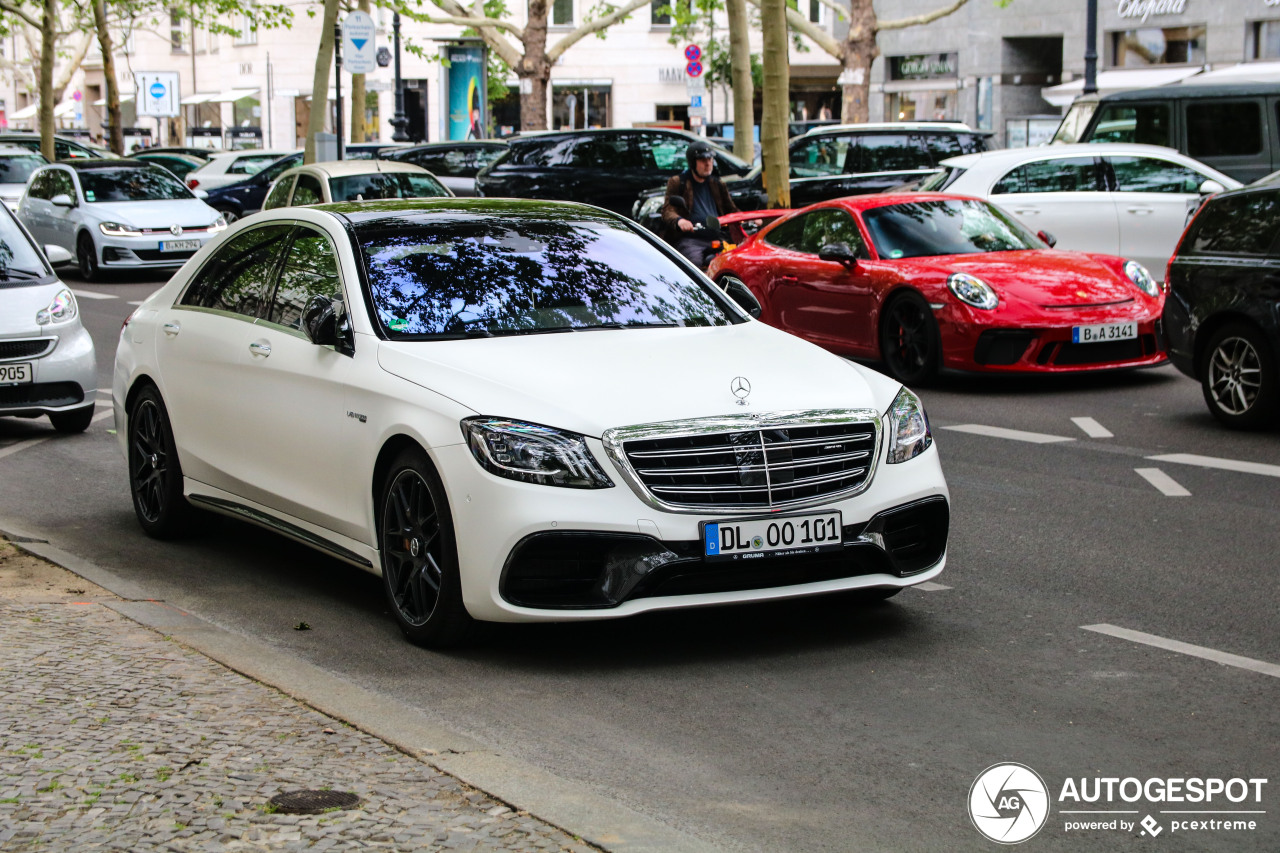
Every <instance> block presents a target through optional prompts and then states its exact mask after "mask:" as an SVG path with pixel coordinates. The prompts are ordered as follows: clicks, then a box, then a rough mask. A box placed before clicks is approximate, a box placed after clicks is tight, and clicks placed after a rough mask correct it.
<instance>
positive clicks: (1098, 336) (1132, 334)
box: [1071, 320, 1138, 344]
mask: <svg viewBox="0 0 1280 853" xmlns="http://www.w3.org/2000/svg"><path fill="white" fill-rule="evenodd" d="M1137 336H1138V324H1137V323H1135V322H1134V321H1132V320H1130V321H1129V322H1128V323H1102V324H1100V325H1097V326H1072V327H1071V343H1073V344H1100V343H1103V342H1105V341H1129V340H1133V339H1134V338H1136V337H1137Z"/></svg>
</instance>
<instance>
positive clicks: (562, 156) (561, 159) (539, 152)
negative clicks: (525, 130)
mask: <svg viewBox="0 0 1280 853" xmlns="http://www.w3.org/2000/svg"><path fill="white" fill-rule="evenodd" d="M576 144H577V140H576V139H574V138H572V137H569V138H565V139H551V140H548V141H546V142H542V143H530V144H528V145H512V146H511V152H510V156H508V157H507V158H506V159H504V160H503V161H502V162H503V163H504V165H511V166H540V167H544V168H545V167H547V166H567V165H569V163H570V162H571V159H570V158H571V157H572V155H573V149H574V146H575V145H576Z"/></svg>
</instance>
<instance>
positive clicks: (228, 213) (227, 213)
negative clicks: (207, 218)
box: [217, 207, 240, 225]
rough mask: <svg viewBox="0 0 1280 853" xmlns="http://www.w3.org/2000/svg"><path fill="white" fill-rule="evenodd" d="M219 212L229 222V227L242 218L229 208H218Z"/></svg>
mask: <svg viewBox="0 0 1280 853" xmlns="http://www.w3.org/2000/svg"><path fill="white" fill-rule="evenodd" d="M217 211H218V212H219V213H221V214H222V218H223V219H225V220H226V221H227V224H228V225H230V224H231V223H232V222H235V221H236V220H238V219H239V218H240V214H238V213H236V212H235V211H234V210H232V209H231V208H229V207H219V208H217Z"/></svg>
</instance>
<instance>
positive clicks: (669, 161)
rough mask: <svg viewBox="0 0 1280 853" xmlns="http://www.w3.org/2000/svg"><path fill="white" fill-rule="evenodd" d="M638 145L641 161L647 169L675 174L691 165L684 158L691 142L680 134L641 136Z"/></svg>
mask: <svg viewBox="0 0 1280 853" xmlns="http://www.w3.org/2000/svg"><path fill="white" fill-rule="evenodd" d="M637 147H638V148H639V149H640V162H641V163H643V164H644V168H645V169H648V170H652V171H656V172H670V173H671V174H675V173H676V172H683V171H684V170H685V168H686V167H687V166H688V165H689V164H688V163H686V162H685V159H684V152H685V150H686V149H688V147H689V143H688V142H687V141H686V140H684V139H681V138H680V137H678V136H667V135H665V134H654V135H652V136H641V137H640V138H639V139H638V140H637Z"/></svg>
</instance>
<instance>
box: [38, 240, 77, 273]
mask: <svg viewBox="0 0 1280 853" xmlns="http://www.w3.org/2000/svg"><path fill="white" fill-rule="evenodd" d="M44 256H45V257H46V258H48V259H49V265H50V266H52V267H53V268H54V269H57V268H58V267H65V266H70V265H71V264H73V263H75V260H76V257H75V255H73V254H71V253H70V252H68V251H67V250H66V249H64V248H62V247H61V246H54V245H47V246H45V247H44Z"/></svg>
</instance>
